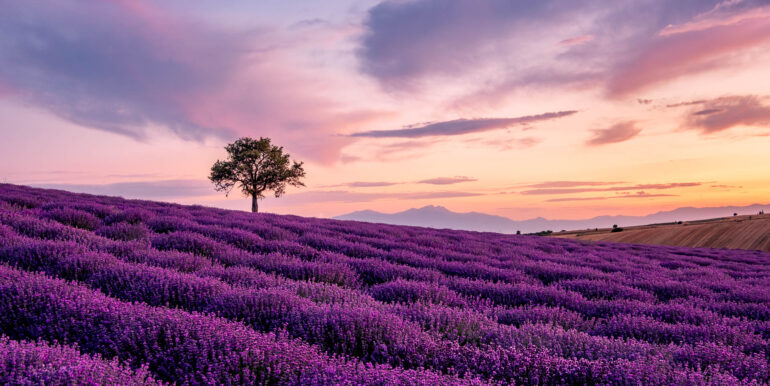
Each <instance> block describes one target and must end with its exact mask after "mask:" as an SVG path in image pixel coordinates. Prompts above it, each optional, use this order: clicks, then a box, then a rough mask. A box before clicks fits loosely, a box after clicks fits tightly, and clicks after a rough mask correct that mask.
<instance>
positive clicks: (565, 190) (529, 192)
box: [521, 182, 702, 195]
mask: <svg viewBox="0 0 770 386" xmlns="http://www.w3.org/2000/svg"><path fill="white" fill-rule="evenodd" d="M701 185H702V183H700V182H674V183H668V184H638V185H629V186H612V187H607V188H544V189H532V190H525V191H522V192H521V194H525V195H560V194H575V193H586V192H624V191H633V190H643V189H647V190H666V189H677V188H690V187H695V186H701Z"/></svg>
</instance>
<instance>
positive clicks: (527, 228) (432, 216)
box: [334, 204, 770, 233]
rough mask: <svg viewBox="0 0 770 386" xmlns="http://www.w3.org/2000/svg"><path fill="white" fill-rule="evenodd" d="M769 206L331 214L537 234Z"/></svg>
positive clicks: (430, 209) (688, 218)
mask: <svg viewBox="0 0 770 386" xmlns="http://www.w3.org/2000/svg"><path fill="white" fill-rule="evenodd" d="M767 209H770V205H760V204H754V205H748V206H723V207H707V208H692V207H685V208H677V209H674V210H668V211H661V212H657V213H652V214H649V215H645V216H623V215H616V216H597V217H593V218H588V219H577V220H574V219H573V220H559V219H546V218H542V217H537V218H532V219H528V220H512V219H509V218H506V217H502V216H496V215H491V214H486V213H479V212H468V213H458V212H453V211H451V210H449V209H447V208H444V207H442V206H434V205H428V206H425V207H422V208H412V209H408V210H405V211H403V212H396V213H382V212H377V211H373V210H362V211H358V212H352V213H347V214H343V215H340V216H336V217H334V218H335V219H338V220H353V221H364V222H372V223H382V224H392V225H410V226H422V227H430V228H438V229H457V230H469V231H479V232H497V233H516V232H517V231H519V232H521V233H536V232H540V231H546V230H552V231H559V230H560V229H594V228H606V227H609V226H612V224H617V225H619V226H621V227H628V226H638V225H645V224H657V223H665V222H677V221H693V220H702V219H709V218H714V217H722V216H727V215H730V214H732V213H739V214H754V213H757V212H759V211H760V210H767Z"/></svg>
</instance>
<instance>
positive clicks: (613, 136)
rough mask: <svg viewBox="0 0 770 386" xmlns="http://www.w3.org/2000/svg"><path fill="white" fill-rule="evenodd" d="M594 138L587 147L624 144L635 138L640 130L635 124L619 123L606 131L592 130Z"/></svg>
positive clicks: (630, 122)
mask: <svg viewBox="0 0 770 386" xmlns="http://www.w3.org/2000/svg"><path fill="white" fill-rule="evenodd" d="M593 132H594V136H593V138H591V139H590V140H588V142H586V144H587V145H589V146H600V145H607V144H611V143H618V142H625V141H628V140H629V139H631V138H634V137H636V136H637V135H639V133H641V132H642V129H640V128H637V127H636V122H632V121H629V122H621V123H616V124H614V125H612V126H611V127H609V128H606V129H600V130H593Z"/></svg>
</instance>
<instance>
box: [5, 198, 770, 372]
mask: <svg viewBox="0 0 770 386" xmlns="http://www.w3.org/2000/svg"><path fill="white" fill-rule="evenodd" d="M0 244H1V245H2V247H0V260H1V261H0V335H2V336H3V337H2V338H0V383H2V384H5V383H12V384H39V383H48V384H57V383H98V384H102V383H130V384H156V383H174V384H176V383H179V384H241V383H255V384H383V385H384V384H431V385H432V384H585V383H594V384H629V385H655V384H672V385H674V384H676V385H688V384H694V385H699V384H724V385H733V384H767V383H768V382H770V368H768V363H769V361H770V350H769V349H770V322H768V320H770V254H768V253H762V252H754V251H736V250H730V251H728V250H709V249H686V248H673V247H652V246H637V245H624V244H610V243H595V244H590V243H581V242H576V241H570V240H559V239H551V238H540V237H535V236H511V235H501V234H492V233H474V232H461V231H448V230H434V229H426V228H413V227H402V226H390V225H376V224H366V223H356V222H346V221H335V220H323V219H312V218H302V217H295V216H279V215H271V214H251V213H243V212H236V211H226V210H220V209H212V208H206V207H199V206H181V205H175V204H166V203H158V202H149V201H135V200H124V199H121V198H113V197H101V196H90V195H84V194H73V193H67V192H63V191H54V190H42V189H33V188H28V187H22V186H15V185H7V184H6V185H0Z"/></svg>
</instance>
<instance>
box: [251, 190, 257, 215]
mask: <svg viewBox="0 0 770 386" xmlns="http://www.w3.org/2000/svg"><path fill="white" fill-rule="evenodd" d="M258 211H259V205H258V204H257V195H256V194H255V195H253V196H251V213H257V212H258Z"/></svg>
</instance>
